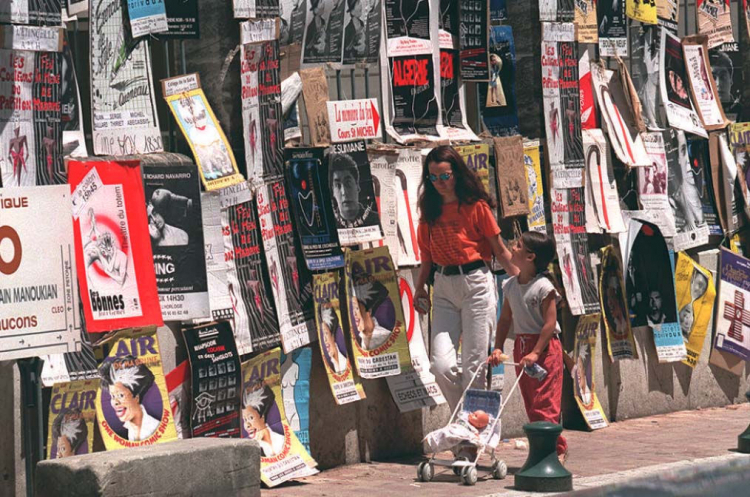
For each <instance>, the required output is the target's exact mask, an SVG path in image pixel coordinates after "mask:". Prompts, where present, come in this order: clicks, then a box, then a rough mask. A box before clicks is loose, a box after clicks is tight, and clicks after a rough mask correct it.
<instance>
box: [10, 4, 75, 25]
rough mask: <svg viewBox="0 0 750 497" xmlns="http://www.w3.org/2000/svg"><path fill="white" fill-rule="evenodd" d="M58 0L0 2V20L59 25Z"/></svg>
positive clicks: (60, 13)
mask: <svg viewBox="0 0 750 497" xmlns="http://www.w3.org/2000/svg"><path fill="white" fill-rule="evenodd" d="M60 7H61V6H60V0H50V1H39V0H10V1H4V2H3V3H2V4H0V22H5V23H13V24H32V25H35V26H41V25H50V26H53V25H54V26H59V25H60V23H61V22H62V10H61V8H60Z"/></svg>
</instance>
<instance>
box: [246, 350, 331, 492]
mask: <svg viewBox="0 0 750 497" xmlns="http://www.w3.org/2000/svg"><path fill="white" fill-rule="evenodd" d="M241 395H242V398H241V401H242V438H251V439H254V440H256V441H257V442H258V443H259V444H260V449H261V458H260V478H261V481H263V483H265V484H266V485H268V486H269V487H275V486H276V485H278V484H280V483H283V482H285V481H287V480H291V479H294V478H301V477H304V476H310V475H314V474H315V473H317V472H318V470H317V469H315V467H316V466H317V465H318V463H317V462H315V460H314V459H313V458H312V457H310V454H308V452H307V451H306V450H305V447H304V446H303V445H302V443H300V441H299V439H298V438H297V435H295V434H294V430H292V429H291V428H290V427H289V421H288V420H287V417H286V413H285V411H284V401H283V397H282V394H281V349H280V348H278V347H276V348H275V349H271V350H267V351H266V352H264V353H262V354H260V355H258V356H256V357H253V358H252V359H250V360H249V361H246V362H244V363H242V394H241Z"/></svg>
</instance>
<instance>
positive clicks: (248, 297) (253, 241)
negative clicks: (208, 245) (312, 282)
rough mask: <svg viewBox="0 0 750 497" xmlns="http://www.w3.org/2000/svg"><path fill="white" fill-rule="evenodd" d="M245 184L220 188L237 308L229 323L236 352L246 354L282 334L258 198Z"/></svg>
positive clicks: (230, 281)
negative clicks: (267, 266)
mask: <svg viewBox="0 0 750 497" xmlns="http://www.w3.org/2000/svg"><path fill="white" fill-rule="evenodd" d="M242 186H243V188H244V189H243V190H240V189H238V188H235V187H229V188H224V189H223V190H221V196H222V197H223V199H222V209H221V225H222V232H223V233H224V259H225V260H226V261H227V264H228V270H227V285H228V288H229V298H230V299H231V300H232V309H233V310H234V316H233V317H232V319H231V320H230V322H231V324H232V329H233V330H234V338H235V342H237V351H238V353H239V354H240V355H245V354H248V353H250V352H253V351H261V350H267V349H270V348H272V347H275V346H277V345H278V344H279V343H280V342H281V336H280V332H279V323H278V321H277V319H276V312H275V310H274V305H273V297H272V295H271V283H270V281H269V274H268V271H267V270H266V266H265V264H264V261H263V254H262V253H261V252H262V250H263V241H262V240H261V231H260V229H259V227H258V217H257V214H256V212H257V211H256V206H255V201H254V200H252V198H251V194H250V191H249V190H248V189H247V183H243V184H242ZM232 190H236V192H233V191H232ZM225 199H226V201H225Z"/></svg>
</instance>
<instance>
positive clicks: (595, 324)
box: [573, 313, 608, 430]
mask: <svg viewBox="0 0 750 497" xmlns="http://www.w3.org/2000/svg"><path fill="white" fill-rule="evenodd" d="M600 320H601V315H600V314H599V313H595V314H586V315H584V316H581V318H580V319H579V320H578V325H577V326H576V332H575V345H574V349H573V350H574V352H573V361H574V363H575V366H574V368H573V372H574V374H573V395H574V396H575V399H576V403H577V404H578V408H579V409H580V410H581V414H583V418H584V420H585V421H586V424H588V425H589V427H590V428H591V429H592V430H598V429H599V428H606V427H607V426H608V422H607V417H606V415H605V414H604V410H603V409H602V406H601V404H600V403H599V399H598V398H597V396H596V392H595V387H594V355H595V352H596V339H597V336H598V335H599V321H600Z"/></svg>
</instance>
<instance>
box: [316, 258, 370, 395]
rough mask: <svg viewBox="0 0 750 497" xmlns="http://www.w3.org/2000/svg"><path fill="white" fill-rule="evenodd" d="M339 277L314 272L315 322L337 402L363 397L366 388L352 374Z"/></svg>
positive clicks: (333, 273)
mask: <svg viewBox="0 0 750 497" xmlns="http://www.w3.org/2000/svg"><path fill="white" fill-rule="evenodd" d="M340 283H341V278H340V277H339V273H338V272H329V273H323V274H315V275H313V300H314V303H315V326H316V328H317V330H318V343H319V344H320V353H321V355H322V356H323V364H324V365H325V368H326V372H327V373H328V383H329V384H330V385H331V392H333V398H334V399H335V400H336V403H337V404H339V405H343V404H348V403H349V402H356V401H358V400H361V399H364V398H365V390H364V388H362V383H361V382H360V380H359V377H358V376H357V375H355V373H354V369H353V368H352V365H351V362H350V361H349V353H348V352H347V349H346V338H344V326H345V324H344V322H343V320H342V319H341V317H342V316H341V300H340V298H339V291H340V288H341V287H340Z"/></svg>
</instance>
